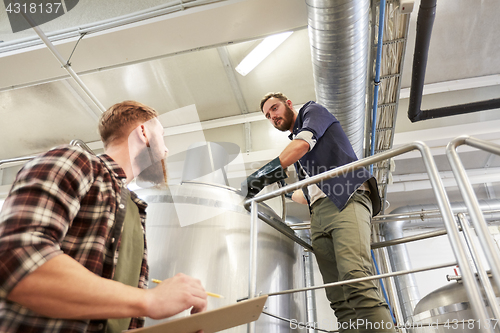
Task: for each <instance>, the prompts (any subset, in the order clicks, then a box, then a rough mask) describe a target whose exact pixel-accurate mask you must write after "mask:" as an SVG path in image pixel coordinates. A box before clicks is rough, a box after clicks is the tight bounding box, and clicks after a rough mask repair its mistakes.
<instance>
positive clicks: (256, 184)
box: [241, 157, 288, 198]
mask: <svg viewBox="0 0 500 333" xmlns="http://www.w3.org/2000/svg"><path fill="white" fill-rule="evenodd" d="M287 177H288V175H287V174H286V172H285V170H284V169H283V167H282V166H281V162H280V159H279V157H276V158H275V159H274V160H272V161H271V162H269V163H267V164H266V165H264V166H263V167H262V168H260V169H259V170H257V171H255V172H254V173H252V174H251V175H250V176H248V178H247V179H246V180H245V181H243V182H242V183H241V192H243V193H246V197H247V198H252V197H254V196H255V195H256V194H257V193H259V192H260V191H261V190H262V189H263V188H264V187H265V186H267V185H270V184H272V183H275V182H277V181H278V180H281V179H285V178H287Z"/></svg>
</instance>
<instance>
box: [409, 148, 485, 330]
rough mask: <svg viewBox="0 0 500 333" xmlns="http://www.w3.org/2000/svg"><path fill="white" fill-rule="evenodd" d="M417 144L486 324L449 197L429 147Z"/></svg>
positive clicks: (469, 293)
mask: <svg viewBox="0 0 500 333" xmlns="http://www.w3.org/2000/svg"><path fill="white" fill-rule="evenodd" d="M416 144H417V145H418V149H419V150H420V153H421V154H422V158H423V160H424V165H425V168H426V170H427V173H428V174H429V180H430V181H431V184H432V188H433V190H434V193H435V195H436V199H437V203H438V205H439V208H440V210H441V214H442V216H443V221H444V224H445V226H446V230H447V231H448V237H449V240H450V243H451V247H452V249H453V253H454V254H455V257H456V258H457V262H458V265H459V266H460V270H461V272H462V281H463V283H464V286H465V290H466V291H467V296H468V297H469V301H470V303H471V305H472V310H473V311H474V313H475V314H476V316H477V318H478V319H479V320H480V322H482V323H486V322H487V320H488V314H487V311H486V307H485V305H484V303H483V299H482V297H481V291H480V290H479V286H478V285H477V282H476V279H475V278H474V276H473V274H472V272H471V269H470V267H469V263H468V260H467V257H466V255H465V252H464V249H463V246H462V243H461V241H460V236H459V234H458V230H457V228H456V226H455V225H454V224H455V223H454V218H453V213H452V211H451V206H450V201H449V200H448V195H447V194H446V192H445V190H444V186H443V183H442V181H441V178H440V177H439V173H438V171H437V167H436V164H435V162H434V159H433V157H432V154H431V152H430V149H429V147H427V146H426V145H425V144H423V143H416ZM484 329H486V330H487V331H489V332H493V331H492V330H491V329H487V328H486V327H484Z"/></svg>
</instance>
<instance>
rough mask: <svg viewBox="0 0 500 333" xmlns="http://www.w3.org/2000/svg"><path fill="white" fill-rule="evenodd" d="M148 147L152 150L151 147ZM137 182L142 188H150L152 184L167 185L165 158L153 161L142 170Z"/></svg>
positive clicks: (157, 185)
mask: <svg viewBox="0 0 500 333" xmlns="http://www.w3.org/2000/svg"><path fill="white" fill-rule="evenodd" d="M147 149H148V150H150V148H147ZM150 155H151V153H150ZM136 183H137V185H138V186H140V187H142V188H149V187H151V186H156V187H166V186H167V184H168V183H167V168H166V161H165V158H164V159H160V160H157V161H155V162H153V164H151V165H150V166H149V167H147V168H145V169H144V170H142V171H141V173H140V174H139V175H137V179H136Z"/></svg>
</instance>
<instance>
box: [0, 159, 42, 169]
mask: <svg viewBox="0 0 500 333" xmlns="http://www.w3.org/2000/svg"><path fill="white" fill-rule="evenodd" d="M35 157H36V156H26V157H16V158H9V159H6V160H1V161H0V166H2V164H7V163H17V162H25V161H31V160H32V159H34V158H35ZM0 169H1V168H0Z"/></svg>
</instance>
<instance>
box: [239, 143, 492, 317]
mask: <svg viewBox="0 0 500 333" xmlns="http://www.w3.org/2000/svg"><path fill="white" fill-rule="evenodd" d="M416 149H417V150H419V151H420V153H421V155H422V159H423V162H424V165H425V168H426V171H427V173H428V174H429V180H430V182H431V185H432V187H433V189H434V194H435V196H436V200H437V203H438V206H439V208H440V210H441V213H442V215H443V220H444V223H445V227H446V230H447V231H448V236H449V239H450V243H451V246H452V249H453V252H454V254H455V257H456V258H457V261H458V263H459V265H460V267H461V269H462V271H463V276H464V279H463V281H464V286H465V289H466V291H467V295H468V297H469V300H470V303H471V305H472V309H473V310H474V312H475V314H476V315H477V317H478V318H479V319H480V320H481V321H486V318H487V315H486V308H485V306H484V304H483V303H482V299H481V297H480V290H479V287H478V285H477V283H476V280H475V279H474V278H473V276H472V272H471V271H470V268H469V267H468V265H467V257H466V255H465V252H464V249H463V246H462V243H461V242H460V238H459V235H458V231H457V229H456V228H455V226H454V222H453V214H452V211H451V207H450V202H449V200H448V196H447V194H446V192H445V190H444V186H443V183H442V182H441V179H440V177H439V173H438V170H437V167H436V164H435V162H434V159H433V157H432V154H431V151H430V149H429V147H428V146H427V145H426V144H425V143H423V142H419V141H417V142H413V143H411V144H407V145H404V146H401V147H399V148H394V149H391V150H388V151H385V152H382V153H379V154H376V155H373V156H369V157H366V158H364V159H361V160H357V161H354V162H351V163H349V164H346V165H343V166H341V167H338V168H335V169H333V170H329V171H327V172H324V173H321V174H319V175H315V176H313V177H310V178H307V179H304V180H302V181H299V182H297V183H294V184H290V185H287V186H284V187H282V188H280V189H277V190H274V191H272V192H269V193H266V194H263V195H260V196H256V197H254V198H251V199H249V200H247V201H246V202H245V206H248V205H251V204H253V202H255V201H257V202H261V201H264V200H267V199H271V198H273V197H275V196H278V195H281V194H283V193H288V192H291V191H293V190H296V189H299V188H302V187H303V186H307V185H310V184H314V183H318V182H320V181H322V180H323V179H327V178H332V177H335V176H339V175H342V173H345V172H351V171H354V170H356V169H358V168H360V167H363V166H366V165H370V164H373V163H376V162H378V161H382V160H385V159H388V158H391V157H394V156H397V155H401V154H403V153H406V152H409V151H412V150H416Z"/></svg>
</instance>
